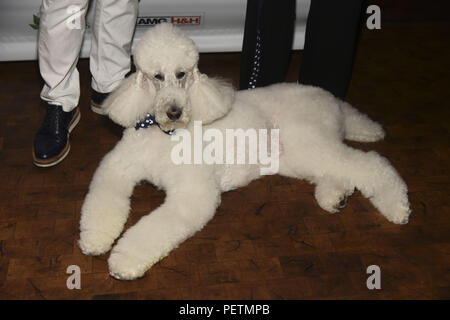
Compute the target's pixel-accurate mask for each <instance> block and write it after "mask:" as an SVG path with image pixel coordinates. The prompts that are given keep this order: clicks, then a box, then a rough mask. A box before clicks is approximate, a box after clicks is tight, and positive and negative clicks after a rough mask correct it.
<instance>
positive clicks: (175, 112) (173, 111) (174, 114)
mask: <svg viewBox="0 0 450 320" xmlns="http://www.w3.org/2000/svg"><path fill="white" fill-rule="evenodd" d="M166 114H167V116H168V117H169V119H170V120H172V121H175V120H178V119H179V118H180V116H181V109H180V108H178V107H177V106H171V107H170V109H169V111H167V113H166Z"/></svg>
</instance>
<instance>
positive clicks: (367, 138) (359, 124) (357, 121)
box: [341, 101, 385, 142]
mask: <svg viewBox="0 0 450 320" xmlns="http://www.w3.org/2000/svg"><path fill="white" fill-rule="evenodd" d="M341 110H342V113H343V114H344V130H345V139H347V140H352V141H359V142H375V141H378V140H381V139H383V138H384V136H385V133H384V130H383V128H382V127H381V125H380V124H379V123H377V122H375V121H373V120H371V119H369V117H368V116H366V115H365V114H362V113H361V112H359V111H358V110H356V109H355V108H353V107H352V106H351V105H350V104H348V103H347V102H344V101H342V103H341Z"/></svg>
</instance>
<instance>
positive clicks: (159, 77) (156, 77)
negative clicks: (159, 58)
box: [155, 73, 164, 81]
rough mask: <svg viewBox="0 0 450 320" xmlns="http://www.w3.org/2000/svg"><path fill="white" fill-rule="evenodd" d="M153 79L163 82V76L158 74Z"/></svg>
mask: <svg viewBox="0 0 450 320" xmlns="http://www.w3.org/2000/svg"><path fill="white" fill-rule="evenodd" d="M155 79H156V80H159V81H164V76H163V75H162V74H160V73H158V74H155Z"/></svg>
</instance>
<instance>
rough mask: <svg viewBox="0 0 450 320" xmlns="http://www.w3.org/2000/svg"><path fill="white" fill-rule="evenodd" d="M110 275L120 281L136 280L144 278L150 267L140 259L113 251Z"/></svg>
mask: <svg viewBox="0 0 450 320" xmlns="http://www.w3.org/2000/svg"><path fill="white" fill-rule="evenodd" d="M108 266H109V274H110V275H111V276H112V277H114V278H116V279H118V280H134V279H137V278H140V277H142V276H143V275H144V274H145V271H147V269H148V267H147V265H146V264H145V263H144V261H142V260H141V259H139V258H136V257H134V256H132V255H129V254H124V253H121V252H117V251H116V252H115V251H113V252H112V253H111V256H110V257H109V259H108Z"/></svg>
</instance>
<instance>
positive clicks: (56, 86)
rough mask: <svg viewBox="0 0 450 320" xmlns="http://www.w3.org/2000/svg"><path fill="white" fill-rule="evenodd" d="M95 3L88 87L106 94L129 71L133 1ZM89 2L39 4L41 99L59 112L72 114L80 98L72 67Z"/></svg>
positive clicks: (55, 0)
mask: <svg viewBox="0 0 450 320" xmlns="http://www.w3.org/2000/svg"><path fill="white" fill-rule="evenodd" d="M95 2H96V3H95V18H94V23H93V26H92V36H93V37H92V46H91V52H90V70H91V74H92V83H91V86H92V88H93V89H94V90H96V91H98V92H103V93H106V92H111V91H112V90H114V89H115V88H116V87H117V86H118V85H119V84H120V82H121V81H122V80H123V78H124V77H125V74H127V73H128V72H129V71H130V53H131V41H132V38H133V33H134V28H135V25H136V17H137V11H138V0H96V1H95ZM88 4H89V0H43V1H42V5H41V13H40V25H39V40H38V42H39V45H38V56H39V69H40V72H41V75H42V78H43V79H44V81H45V84H44V88H43V89H42V92H41V98H42V99H43V100H45V101H48V102H51V103H53V104H57V105H61V106H62V107H63V109H64V111H71V110H73V109H74V108H75V107H76V106H77V105H78V100H79V97H80V81H79V74H78V70H77V68H76V65H77V62H78V57H79V54H80V50H81V44H82V41H83V35H84V31H85V25H86V23H85V18H86V12H87V9H88ZM77 8H79V11H78V12H77V11H76V10H77ZM77 17H79V20H78V18H77ZM78 22H79V23H78Z"/></svg>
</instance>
